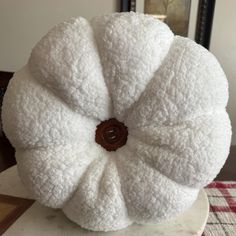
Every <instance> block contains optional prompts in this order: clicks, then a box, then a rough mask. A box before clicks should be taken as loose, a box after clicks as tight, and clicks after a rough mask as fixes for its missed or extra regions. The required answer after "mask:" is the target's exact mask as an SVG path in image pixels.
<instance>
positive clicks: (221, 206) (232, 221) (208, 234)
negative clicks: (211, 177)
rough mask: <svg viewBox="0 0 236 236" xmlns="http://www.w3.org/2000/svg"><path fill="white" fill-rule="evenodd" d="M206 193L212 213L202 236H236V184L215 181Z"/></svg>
mask: <svg viewBox="0 0 236 236" xmlns="http://www.w3.org/2000/svg"><path fill="white" fill-rule="evenodd" d="M205 191H206V193H207V196H208V199H209V204H210V212H209V217H208V220H207V225H206V227H205V230H204V233H203V234H202V236H236V182H229V181H228V182H220V181H214V182H212V183H211V184H209V185H208V186H206V187H205Z"/></svg>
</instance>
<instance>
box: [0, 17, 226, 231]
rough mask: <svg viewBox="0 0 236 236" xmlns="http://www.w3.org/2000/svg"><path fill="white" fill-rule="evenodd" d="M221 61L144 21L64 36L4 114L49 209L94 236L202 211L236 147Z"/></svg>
mask: <svg viewBox="0 0 236 236" xmlns="http://www.w3.org/2000/svg"><path fill="white" fill-rule="evenodd" d="M227 100H228V83H227V80H226V77H225V75H224V72H223V71H222V69H221V67H220V65H219V63H218V62H217V60H216V59H215V57H214V56H213V55H212V54H211V53H210V52H208V51H207V50H206V49H204V48H203V47H202V46H200V45H198V44H196V43H195V42H193V41H191V40H190V39H188V38H183V37H180V36H174V35H173V33H172V32H171V31H170V29H169V28H168V26H167V25H165V24H164V23H162V22H160V21H158V20H156V19H153V18H152V17H151V16H147V15H144V14H138V13H115V14H110V15H105V16H99V17H95V18H94V19H93V20H92V21H91V22H89V21H87V20H86V19H84V18H80V17H79V18H73V19H70V20H68V21H65V22H63V23H61V24H58V25H57V26H55V27H54V28H53V29H52V30H51V31H50V32H49V33H48V34H47V35H46V36H44V37H43V38H42V39H41V40H40V41H39V43H38V44H37V45H36V46H35V48H34V49H33V51H32V54H31V56H30V59H29V62H28V64H27V65H26V66H25V67H24V68H23V69H21V70H20V71H19V72H17V73H15V74H14V77H13V78H12V79H11V81H10V83H9V86H8V88H7V91H6V94H5V97H4V101H3V108H2V118H3V128H4V131H5V133H6V135H7V137H8V138H9V140H10V141H11V143H12V145H13V146H14V147H15V149H16V158H17V163H18V170H19V174H20V177H21V179H22V181H23V183H24V184H25V186H26V187H27V188H28V190H29V191H30V192H31V193H32V194H33V197H34V198H35V199H37V200H38V201H39V202H41V203H42V204H44V205H46V206H49V207H53V208H61V209H62V210H63V212H64V213H65V214H66V215H67V216H68V217H69V218H70V219H71V220H72V221H74V222H76V223H78V224H79V225H80V226H82V227H84V228H87V229H90V230H95V231H110V230H118V229H121V228H124V227H126V226H128V225H130V224H132V223H133V222H137V223H158V222H161V221H164V220H167V219H169V218H173V217H175V216H177V215H178V214H179V213H181V212H183V211H185V210H186V209H188V208H189V207H191V205H192V204H193V202H194V201H195V200H196V198H197V195H198V192H199V189H201V188H202V187H204V186H205V185H207V184H208V183H210V182H211V181H212V180H213V179H214V178H215V177H216V175H217V174H218V172H219V171H220V169H221V167H222V166H223V164H224V162H225V160H226V158H227V155H228V152H229V146H230V141H231V126H230V120H229V118H228V115H227V113H226V110H225V107H226V104H227Z"/></svg>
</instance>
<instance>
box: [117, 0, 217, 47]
mask: <svg viewBox="0 0 236 236" xmlns="http://www.w3.org/2000/svg"><path fill="white" fill-rule="evenodd" d="M214 6H215V0H121V11H136V12H143V13H145V14H150V15H152V16H153V17H154V18H156V19H159V20H161V21H164V22H165V23H166V24H167V25H168V26H169V27H170V28H171V30H172V31H173V32H174V34H177V35H181V36H184V37H189V38H191V39H193V40H195V41H196V42H197V43H199V44H201V45H202V46H204V47H206V48H207V49H208V48H209V43H210V36H211V27H212V20H213V15H214Z"/></svg>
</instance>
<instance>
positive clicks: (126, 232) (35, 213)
mask: <svg viewBox="0 0 236 236" xmlns="http://www.w3.org/2000/svg"><path fill="white" fill-rule="evenodd" d="M0 193H1V194H6V195H11V196H16V197H23V198H30V195H29V194H28V193H27V191H26V189H25V188H24V186H23V185H22V183H21V182H20V179H19V177H18V174H17V169H16V166H13V167H11V168H9V169H7V170H5V171H3V172H2V173H0ZM208 212H209V204H208V199H207V196H206V194H205V192H204V191H203V190H201V191H200V193H199V196H198V199H197V201H196V202H195V203H194V205H193V206H192V207H191V209H189V210H188V211H186V212H185V213H183V214H182V215H181V216H179V217H178V218H176V219H174V220H171V221H168V222H166V223H162V224H157V225H137V224H133V225H132V226H129V227H128V228H126V229H123V230H119V231H116V232H109V233H100V232H91V231H87V230H84V229H82V228H80V227H79V226H78V225H76V224H74V223H73V222H71V221H70V220H68V219H67V218H66V217H65V215H64V214H63V213H62V212H61V211H60V210H54V209H50V208H48V207H45V206H42V205H40V204H39V203H37V202H35V203H34V204H33V205H32V206H31V207H30V208H29V209H28V210H27V211H26V212H25V213H24V214H23V215H22V216H21V217H20V218H18V219H17V220H16V222H15V223H14V224H13V225H11V226H10V228H9V229H8V230H7V231H6V232H5V233H4V234H3V235H4V236H14V235H17V236H32V235H34V236H42V235H43V236H47V235H50V236H54V235H57V236H60V235H70V236H74V235H77V236H78V235H81V236H84V235H86V236H104V235H106V236H153V235H158V236H190V235H192V236H193V235H194V236H200V235H201V234H202V232H203V230H204V227H205V224H206V221H207V217H208Z"/></svg>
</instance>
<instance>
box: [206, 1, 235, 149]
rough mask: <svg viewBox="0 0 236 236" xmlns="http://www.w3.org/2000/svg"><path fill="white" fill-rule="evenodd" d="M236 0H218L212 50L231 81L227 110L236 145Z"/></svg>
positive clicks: (233, 140)
mask: <svg viewBox="0 0 236 236" xmlns="http://www.w3.org/2000/svg"><path fill="white" fill-rule="evenodd" d="M235 9H236V1H235V0H227V1H223V0H216V8H215V15H214V21H213V29H212V36H211V45H210V51H211V52H212V53H213V54H214V55H215V56H216V57H217V59H218V60H219V61H220V63H221V65H222V67H223V69H224V71H225V73H226V76H227V78H228V81H229V103H228V107H227V110H228V112H229V116H230V119H231V123H232V127H233V137H232V144H233V145H236V14H235Z"/></svg>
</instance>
